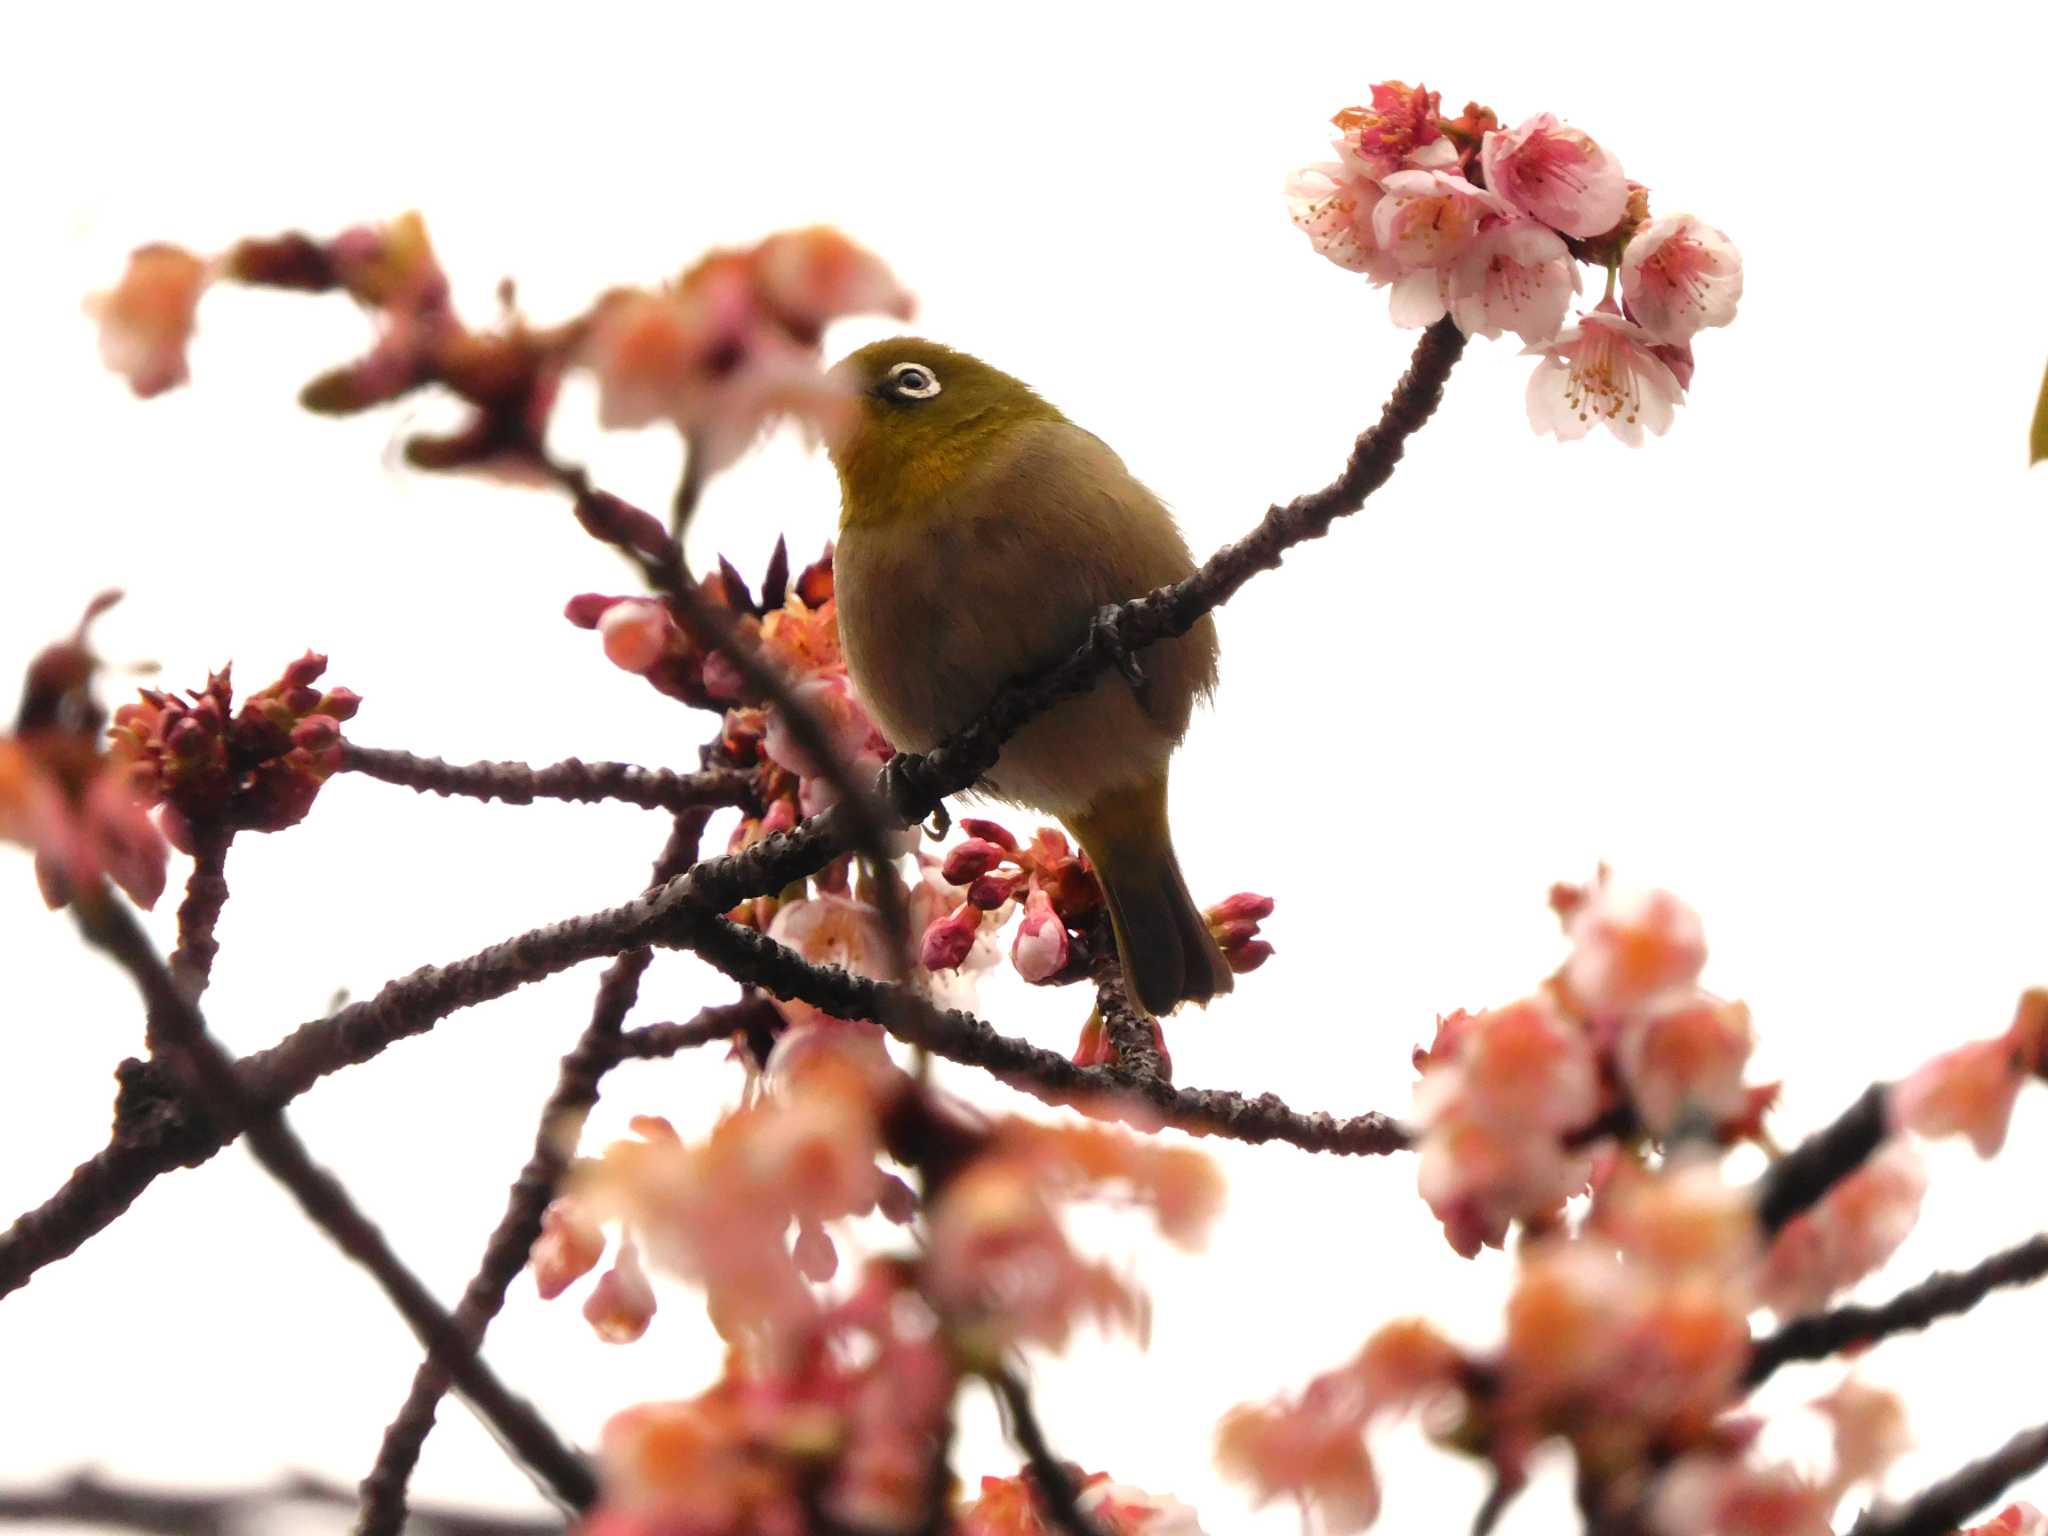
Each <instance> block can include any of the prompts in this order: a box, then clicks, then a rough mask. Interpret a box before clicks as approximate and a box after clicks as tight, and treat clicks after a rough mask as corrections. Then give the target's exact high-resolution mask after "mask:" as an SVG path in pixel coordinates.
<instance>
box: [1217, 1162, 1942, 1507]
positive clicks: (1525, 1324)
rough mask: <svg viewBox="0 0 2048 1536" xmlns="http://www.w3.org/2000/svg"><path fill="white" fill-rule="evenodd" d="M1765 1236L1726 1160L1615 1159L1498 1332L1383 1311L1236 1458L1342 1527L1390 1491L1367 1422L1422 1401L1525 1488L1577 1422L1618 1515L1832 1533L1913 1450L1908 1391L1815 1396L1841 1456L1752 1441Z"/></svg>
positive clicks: (1231, 1421)
mask: <svg viewBox="0 0 2048 1536" xmlns="http://www.w3.org/2000/svg"><path fill="white" fill-rule="evenodd" d="M1761 1247H1762V1244H1761V1238H1760V1234H1759V1230H1758V1225H1757V1221H1756V1217H1755V1211H1754V1206H1753V1202H1752V1200H1751V1197H1750V1195H1749V1192H1748V1191H1747V1190H1744V1189H1740V1188H1736V1187H1732V1186H1730V1185H1728V1184H1726V1183H1724V1182H1723V1180H1722V1177H1721V1174H1720V1171H1719V1169H1718V1167H1716V1166H1715V1165H1714V1163H1713V1162H1712V1161H1710V1160H1709V1161H1684V1162H1681V1163H1678V1164H1675V1165H1674V1164H1666V1165H1665V1166H1664V1167H1662V1168H1659V1169H1650V1168H1647V1167H1644V1166H1642V1165H1639V1164H1636V1163H1634V1162H1630V1161H1627V1160H1611V1161H1610V1163H1609V1165H1608V1167H1607V1168H1606V1170H1605V1171H1604V1176H1603V1177H1602V1178H1601V1179H1600V1180H1599V1185H1598V1190H1597V1192H1596V1194H1595V1196H1594V1200H1593V1203H1592V1208H1591V1210H1590V1211H1589V1213H1588V1216H1587V1219H1586V1221H1585V1222H1584V1223H1583V1224H1582V1225H1581V1226H1580V1227H1579V1228H1578V1229H1577V1230H1575V1231H1571V1232H1565V1231H1561V1230H1560V1231H1557V1232H1553V1233H1551V1234H1549V1235H1547V1236H1544V1237H1541V1238H1538V1239H1536V1240H1533V1241H1532V1242H1530V1243H1529V1244H1528V1245H1526V1246H1525V1247H1524V1248H1523V1250H1522V1252H1521V1254H1520V1262H1519V1265H1518V1272H1517V1274H1516V1277H1515V1284H1514V1289H1513V1292H1512V1294H1511V1295H1510V1296H1509V1298H1508V1302H1507V1307H1506V1317H1505V1326H1504V1332H1503V1337H1502V1339H1501V1342H1500V1343H1499V1345H1498V1346H1497V1347H1496V1348H1494V1349H1493V1350H1491V1351H1485V1352H1472V1351H1468V1350H1465V1349H1462V1348H1460V1347H1458V1346H1457V1345H1455V1344H1453V1343H1452V1342H1451V1341H1450V1340H1448V1339H1446V1338H1445V1337H1444V1336H1443V1335H1441V1334H1439V1333H1438V1332H1437V1331H1436V1330H1434V1329H1433V1328H1432V1327H1430V1326H1429V1325H1428V1324H1426V1323H1423V1322H1420V1321H1416V1320H1407V1321H1403V1322H1398V1323H1395V1324H1392V1325H1390V1326H1388V1327H1385V1328H1382V1329H1380V1330H1379V1331H1378V1332H1377V1333H1375V1334H1374V1335H1373V1336H1372V1338H1371V1339H1369V1340H1368V1341H1367V1343H1366V1345H1365V1347H1364V1349H1363V1350H1362V1351H1361V1352H1360V1353H1359V1355H1358V1356H1357V1357H1356V1358H1355V1359H1354V1360H1352V1361H1351V1362H1350V1363H1349V1364H1347V1365H1345V1366H1342V1367H1340V1368H1339V1369H1337V1370H1335V1371H1332V1372H1330V1373H1328V1374H1327V1375H1325V1376H1323V1377H1320V1378H1318V1379H1317V1380H1316V1381H1314V1382H1312V1383H1311V1384H1310V1385H1309V1387H1308V1388H1307V1389H1306V1390H1305V1391H1304V1392H1303V1393H1301V1394H1300V1395H1299V1396H1298V1397H1293V1398H1287V1399H1282V1400H1280V1401H1278V1402H1276V1403H1273V1404H1267V1405H1252V1406H1246V1407H1241V1408H1239V1409H1237V1410H1235V1411H1234V1412H1233V1413H1231V1414H1230V1415H1229V1416H1228V1417H1227V1418H1226V1419H1225V1420H1224V1421H1223V1424H1222V1426H1221V1428H1220V1430H1219V1453H1220V1456H1221V1459H1222V1462H1223V1465H1224V1467H1225V1469H1226V1470H1227V1471H1229V1472H1230V1473H1231V1474H1232V1475H1233V1476H1235V1477H1237V1478H1239V1479H1241V1480H1243V1481H1245V1482H1248V1483H1249V1484H1251V1485H1252V1487H1253V1488H1254V1490H1255V1492H1256V1493H1257V1495H1258V1497H1260V1499H1261V1500H1265V1499H1270V1498H1274V1497H1280V1496H1288V1497H1293V1498H1296V1499H1299V1500H1301V1501H1303V1502H1304V1503H1306V1504H1309V1505H1312V1506H1313V1507H1314V1508H1315V1509H1317V1510H1318V1511H1319V1512H1320V1514H1321V1515H1322V1518H1323V1520H1324V1522H1325V1524H1326V1525H1327V1526H1328V1528H1330V1529H1332V1530H1334V1531H1340V1532H1342V1531H1357V1530H1362V1529H1364V1528H1365V1527H1366V1526H1368V1525H1370V1524H1371V1523H1372V1521H1373V1519H1374V1518H1375V1516H1376V1514H1377V1512H1378V1505H1379V1491H1378V1482H1377V1478H1376V1475H1375V1472H1374V1468H1373V1463H1372V1459H1371V1455H1370V1451H1369V1448H1368V1446H1367V1444H1366V1436H1367V1433H1368V1431H1369V1430H1370V1428H1371V1427H1372V1425H1373V1424H1374V1422H1375V1421H1376V1420H1377V1419H1378V1418H1379V1417H1380V1416H1382V1415H1393V1414H1398V1413H1400V1412H1402V1411H1404V1410H1409V1409H1417V1408H1419V1409H1422V1410H1424V1424H1425V1427H1426V1428H1427V1429H1429V1430H1430V1431H1431V1433H1432V1434H1433V1436H1434V1437H1435V1438H1436V1439H1437V1440H1438V1441H1439V1442H1440V1443H1441V1444H1443V1445H1445V1446H1446V1447H1449V1448H1452V1449H1457V1450H1462V1451H1465V1452H1468V1453H1472V1454H1476V1455H1478V1456H1480V1457H1483V1458H1484V1459H1485V1460H1486V1461H1488V1462H1489V1463H1490V1464H1491V1465H1492V1467H1493V1470H1494V1474H1495V1476H1496V1477H1497V1478H1499V1479H1500V1480H1501V1482H1502V1483H1503V1484H1504V1485H1505V1486H1509V1487H1519V1486H1521V1484H1522V1482H1523V1481H1524V1480H1526V1478H1527V1476H1528V1470H1529V1462H1530V1457H1531V1455H1532V1453H1533V1452H1534V1450H1535V1449H1536V1447H1537V1446H1539V1445H1540V1444H1543V1443H1545V1442H1547V1441H1551V1440H1562V1441H1563V1442H1564V1443H1565V1444H1567V1445H1568V1446H1569V1447H1570V1448H1571V1450H1572V1452H1573V1455H1574V1457H1575V1460H1576V1462H1577V1465H1578V1475H1579V1480H1580V1488H1581V1499H1582V1503H1585V1504H1586V1505H1587V1506H1588V1508H1589V1512H1590V1513H1593V1514H1597V1515H1604V1516H1607V1517H1610V1518H1616V1519H1618V1520H1619V1521H1620V1523H1622V1524H1627V1523H1628V1521H1627V1520H1625V1519H1621V1518H1620V1517H1624V1516H1628V1515H1631V1514H1634V1515H1638V1516H1640V1515H1641V1514H1644V1513H1648V1512H1654V1513H1655V1516H1656V1519H1655V1521H1654V1523H1653V1524H1652V1525H1651V1527H1650V1528H1655V1529H1664V1530H1671V1531H1709V1530H1711V1531H1715V1532H1737V1531H1740V1532H1749V1531H1755V1532H1756V1533H1757V1536H1764V1533H1766V1532H1772V1533H1783V1532H1812V1533H1814V1536H1819V1533H1821V1532H1824V1531H1826V1530H1828V1528H1829V1526H1828V1519H1829V1516H1830V1514H1831V1512H1832V1511H1833V1509H1834V1507H1835V1505H1836V1504H1837V1503H1838V1502H1839V1501H1840V1500H1841V1498H1842V1497H1843V1495H1844V1494H1845V1493H1847V1492H1848V1491H1849V1490H1850V1489H1851V1488H1853V1487H1855V1486H1857V1485H1859V1484H1864V1483H1867V1482H1869V1481H1871V1480H1872V1479H1874V1478H1876V1477H1877V1476H1878V1475H1880V1474H1881V1473H1882V1471H1883V1470H1884V1468H1885V1466H1886V1465H1888V1464H1889V1462H1890V1461H1891V1460H1892V1459H1894V1458H1895V1457H1896V1456H1897V1455H1899V1454H1900V1453H1901V1452H1902V1451H1903V1450H1904V1449H1905V1431H1904V1414H1903V1409H1902V1408H1901V1407H1900V1405H1899V1403H1898V1401H1897V1399H1896V1398H1894V1397H1892V1396H1891V1395H1890V1394H1889V1393H1883V1392H1879V1391H1877V1390H1876V1389H1873V1388H1870V1387H1867V1386H1864V1385H1862V1384H1861V1383H1858V1382H1855V1381H1853V1380H1850V1381H1846V1382H1844V1383H1843V1384H1842V1385H1841V1386H1840V1388H1839V1389H1838V1390H1837V1391H1836V1392H1835V1393H1834V1394H1832V1395H1831V1397H1830V1398H1828V1399H1825V1400H1823V1403H1822V1404H1820V1405H1819V1406H1820V1407H1821V1408H1822V1410H1823V1412H1825V1413H1826V1414H1827V1416H1828V1417H1829V1418H1830V1419H1831V1420H1832V1422H1833V1427H1834V1439H1835V1446H1836V1451H1835V1456H1834V1465H1833V1469H1832V1471H1831V1473H1830V1475H1828V1476H1826V1477H1813V1476H1806V1475H1801V1474H1799V1473H1797V1472H1794V1471H1793V1470H1791V1469H1789V1468H1786V1467H1783V1466H1780V1465H1777V1464H1774V1463H1770V1462H1768V1461H1765V1460H1762V1459H1760V1458H1759V1457H1758V1456H1757V1455H1756V1454H1755V1441H1756V1436H1757V1431H1758V1429H1759V1428H1760V1425H1759V1424H1758V1423H1757V1422H1755V1421H1753V1420H1750V1419H1744V1418H1736V1417H1732V1416H1731V1412H1730V1411H1731V1410H1732V1409H1733V1408H1734V1407H1735V1406H1736V1405H1737V1404H1738V1403H1739V1402H1740V1400H1741V1398H1742V1396H1743V1394H1744V1391H1745V1388H1744V1387H1743V1371H1744V1368H1745V1366H1746V1364H1747V1362H1748V1359H1749V1351H1750V1334H1749V1327H1748V1314H1749V1312H1750V1311H1751V1309H1752V1308H1753V1307H1754V1306H1755V1305H1756V1304H1757V1300H1758V1296H1757V1291H1756V1288H1755V1282H1756V1279H1757V1277H1758V1275H1759V1273H1760V1270H1759V1256H1760V1252H1761ZM1651 1469H1661V1470H1655V1471H1653V1470H1651ZM1595 1523H1596V1524H1597V1523H1599V1521H1598V1520H1597V1519H1596V1520H1595ZM1641 1524H1642V1522H1641V1521H1640V1520H1638V1521H1637V1522H1636V1525H1637V1526H1638V1527H1640V1526H1641Z"/></svg>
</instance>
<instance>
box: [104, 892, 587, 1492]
mask: <svg viewBox="0 0 2048 1536" xmlns="http://www.w3.org/2000/svg"><path fill="white" fill-rule="evenodd" d="M73 912H74V915H75V916H76V917H77V919H78V923H79V927H80V928H81V930H82V931H83V932H84V934H85V936H86V938H87V940H88V941H89V942H90V943H91V944H93V945H94V946H95V947H96V948H98V949H101V950H103V951H104V952H105V953H106V954H107V955H108V956H110V957H111V958H112V959H113V960H114V961H115V962H116V963H117V964H119V965H120V966H121V968H122V969H123V970H125V971H126V972H127V973H128V975H129V978H130V979H131V980H132V981H134V983H135V985H136V988H137V990H138V991H140V992H141V993H142V997H143V1002H144V1006H145V1007H146V1008H147V1009H148V1011H149V1013H150V1014H151V1015H153V1016H154V1017H153V1024H154V1027H155V1028H154V1032H155V1034H156V1036H157V1038H158V1039H159V1040H160V1041H161V1042H162V1043H163V1047H164V1049H165V1050H166V1051H167V1052H171V1053H175V1058H174V1059H175V1060H176V1061H177V1062H178V1063H180V1064H182V1065H183V1066H184V1067H185V1068H187V1069H189V1076H190V1078H191V1086H192V1088H193V1090H194V1091H195V1092H196V1093H197V1094H199V1095H200V1097H201V1098H202V1101H203V1102H205V1103H206V1104H207V1105H208V1106H209V1107H210V1108H212V1109H214V1111H215V1113H216V1115H217V1116H218V1117H219V1118H220V1119H222V1120H226V1121H229V1122H238V1123H241V1124H242V1126H243V1129H244V1133H245V1135H246V1137H247V1140H248V1143H249V1148H250V1150H251V1151H252V1152H253V1153H255V1155H256V1160H257V1161H258V1162H259V1163H261V1164H262V1165H263V1168H264V1170H265V1171H266V1172H268V1173H269V1174H270V1175H271V1176H272V1177H273V1178H275V1179H276V1180H277V1181H278V1182H279V1183H281V1184H283V1185H284V1186H285V1187H286V1188H287V1189H289V1190H290V1191H291V1192H292V1195H293V1196H294V1197H295V1198H296V1199H297V1200H298V1202H299V1207H300V1209H301V1210H303V1211H304V1212H305V1213H306V1215H307V1216H308V1217H310V1218H311V1219H312V1220H313V1221H314V1222H315V1223H316V1224H317V1225H318V1226H319V1227H320V1229H321V1230H322V1231H324V1232H326V1233H327V1235H328V1236H329V1237H331V1238H332V1239H333V1240H334V1242H335V1244H336V1246H338V1247H339V1248H340V1249H341V1250H342V1252H344V1253H346V1254H347V1255H348V1256H349V1257H350V1258H351V1259H354V1260H355V1261H356V1262H357V1263H358V1264H361V1265H362V1266H363V1267H364V1268H365V1269H367V1270H368V1271H369V1272H370V1273H371V1275H372V1276H374V1277H375V1278H376V1280H377V1282H378V1284H379V1285H381V1286H382V1287H383V1289H384V1292H385V1294H386V1295H387V1296H389V1297H390V1298H391V1301H392V1303H393V1304H394V1305H395V1306H396V1307H397V1308H398V1311H399V1313H400V1315H401V1316H403V1317H404V1318H405V1320H406V1322H407V1323H408V1324H409V1325H411V1327H412V1329H413V1332H414V1333H415V1334H417V1335H418V1336H419V1339H420V1341H421V1343H423V1344H424V1345H425V1346H426V1347H427V1348H428V1349H429V1350H430V1351H431V1352H432V1353H433V1355H434V1357H435V1358H436V1359H437V1360H439V1361H440V1362H441V1363H442V1364H443V1365H444V1366H446V1367H447V1368H448V1370H449V1372H450V1374H451V1375H452V1376H453V1377H454V1379H455V1381H456V1383H457V1384H458V1385H459V1386H460V1387H461V1388H462V1392H463V1395H464V1396H465V1397H466V1398H468V1399H469V1401H470V1403H471V1404H472V1406H474V1407H475V1408H476V1410H477V1413H478V1415H479V1416H480V1417H481V1418H482V1419H483V1420H484V1422H485V1423H486V1424H487V1425H488V1426H489V1427H490V1428H491V1429H492V1430H493V1432H494V1433H496V1434H497V1435H498V1436H499V1437H500V1438H501V1440H502V1441H503V1442H504V1444H505V1445H506V1446H507V1448H508V1449H509V1450H510V1451H512V1453H513V1454H514V1455H515V1456H517V1457H518V1458H519V1460H520V1462H521V1463H522V1465H524V1466H525V1467H526V1468H527V1469H528V1470H529V1471H530V1472H531V1473H533V1474H534V1476H535V1478H536V1480H537V1481H539V1482H540V1483H541V1485H542V1486H543V1487H544V1488H546V1489H548V1490H549V1491H550V1492H552V1494H553V1495H554V1496H555V1497H557V1498H559V1499H560V1500H562V1501H563V1502H564V1503H565V1504H567V1505H569V1506H570V1507H572V1508H575V1509H584V1508H587V1507H588V1506H589V1505H590V1504H591V1503H592V1502H594V1501H595V1499H596V1497H597V1485H596V1481H595V1479H594V1478H593V1477H592V1475H591V1472H590V1469H589V1468H588V1467H587V1466H586V1465H584V1463H583V1460H582V1458H581V1457H580V1456H578V1455H577V1454H576V1453H575V1452H574V1451H571V1450H570V1449H569V1448H568V1447H567V1446H565V1445H563V1444H562V1442H561V1441H560V1440H559V1439H557V1438H556V1436H555V1434H554V1431H552V1430H551V1429H549V1428H548V1427H547V1425H546V1424H545V1423H544V1422H543V1421H542V1420H541V1418H540V1416H539V1414H538V1413H536V1412H535V1411H534V1409H533V1407H532V1406H531V1405H530V1404H528V1403H526V1402H524V1401H522V1400H520V1399H519V1398H516V1397H514V1396H513V1395H512V1394H511V1393H510V1392H509V1391H508V1390H506V1388H505V1386H504V1384H503V1383H502V1382H500V1381H499V1380H498V1379H497V1377H496V1375H495V1374H493V1373H492V1372H491V1371H490V1369H489V1368H488V1367H487V1366H485V1365H484V1363H483V1362H482V1361H481V1360H479V1359H477V1358H476V1357H475V1356H474V1355H473V1354H471V1353H470V1351H469V1349H468V1345H467V1342H466V1341H465V1339H464V1338H463V1335H462V1333H461V1331H460V1330H459V1329H458V1328H457V1327H456V1324H455V1322H454V1320H453V1319H452V1318H451V1317H449V1315H448V1314H447V1313H446V1312H445V1311H443V1310H442V1308H441V1306H440V1304H439V1303H438V1302H436V1301H435V1300H434V1298H433V1297H432V1295H431V1294H429V1293H428V1291H427V1288H426V1287H425V1286H424V1285H422V1284H421V1283H420V1281H419V1278H418V1277H417V1276H416V1275H414V1274H413V1273H412V1271H411V1270H409V1269H407V1268H406V1267H405V1265H404V1263H403V1262H401V1261H400V1259H399V1257H398V1255H397V1254H396V1253H395V1252H394V1251H393V1250H392V1248H391V1245H390V1243H389V1242H388V1241H387V1240H386V1239H385V1237H384V1234H383V1233H382V1232H380V1231H378V1229H377V1228H376V1226H375V1225H374V1224H373V1223H372V1222H371V1221H370V1220H369V1218H368V1217H367V1216H365V1215H364V1214H363V1212H362V1211H361V1209H360V1208H358V1207H357V1206H356V1204H355V1202H354V1201H353V1200H352V1199H351V1198H350V1197H349V1195H348V1192H347V1191H346V1190H345V1189H343V1188H342V1185H341V1182H340V1181H339V1180H338V1179H336V1178H335V1177H334V1175H333V1174H331V1173H329V1172H327V1171H326V1170H325V1169H323V1168H321V1167H320V1166H318V1165H317V1164H316V1163H315V1162H314V1161H313V1158H312V1155H311V1154H310V1153H309V1152H308V1151H307V1150H306V1147H305V1144H304V1143H303V1142H301V1141H300V1140H299V1138H298V1136H297V1135H296V1134H295V1133H294V1132H293V1131H292V1129H291V1127H290V1126H289V1125H288V1124H287V1123H286V1121H285V1119H284V1116H283V1113H282V1111H280V1110H277V1109H273V1108H267V1107H264V1106H262V1105H259V1104H255V1103H252V1102H250V1101H249V1099H248V1097H247V1094H246V1091H245V1089H244V1088H243V1086H242V1082H241V1079H240V1078H239V1076H238V1075H237V1073H236V1064H235V1062H234V1060H233V1058H232V1057H230V1056H229V1055H228V1054H227V1052H226V1051H224V1050H223V1049H222V1048H221V1046H220V1044H219V1042H218V1041H216V1040H215V1039H214V1038H213V1036H212V1035H211V1034H210V1033H209V1032H208V1030H207V1028H206V1021H205V1020H204V1018H202V1017H201V1016H200V1013H199V1011H198V1009H197V1008H196V1007H195V1006H194V1005H193V1004H192V1003H191V1002H190V1001H189V1000H188V999H187V998H186V997H185V996H184V994H183V993H182V992H181V991H180V990H179V988H178V986H177V985H176V983H175V982H173V981H172V979H171V973H170V971H169V970H168V969H167V968H166V967H165V966H164V964H163V962H162V961H161V960H159V959H158V958H157V954H156V951H155V950H154V949H153V948H152V947H151V946H150V942H149V939H148V936H147V935H146V934H144V933H143V931H142V928H141V925H140V924H138V923H137V922H136V921H135V917H134V915H133V914H132V913H131V912H130V911H129V910H128V908H127V907H126V906H125V905H123V904H121V903H120V902H119V901H117V900H116V899H115V898H114V897H113V896H112V894H111V893H110V892H109V891H108V890H107V888H106V887H105V886H104V885H102V886H101V887H100V888H99V889H98V890H96V891H92V892H87V893H82V894H81V895H80V896H79V898H78V899H77V900H75V901H74V902H73Z"/></svg>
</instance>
